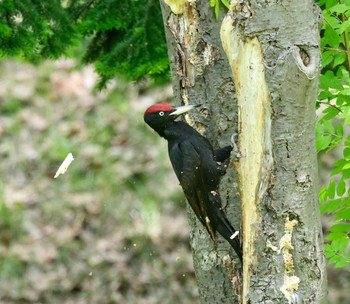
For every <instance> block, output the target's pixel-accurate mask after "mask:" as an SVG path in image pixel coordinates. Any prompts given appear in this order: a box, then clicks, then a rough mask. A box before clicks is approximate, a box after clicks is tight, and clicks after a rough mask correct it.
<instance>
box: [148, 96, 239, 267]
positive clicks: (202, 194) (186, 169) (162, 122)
mask: <svg viewBox="0 0 350 304" xmlns="http://www.w3.org/2000/svg"><path fill="white" fill-rule="evenodd" d="M196 107H198V106H193V105H188V106H182V107H178V108H174V107H172V106H171V105H170V104H168V103H165V102H163V103H158V104H155V105H152V106H150V107H149V108H148V109H147V110H146V111H145V114H144V120H145V122H146V123H147V124H148V125H149V126H150V127H151V128H152V129H153V130H155V131H156V132H157V133H158V134H159V135H160V136H161V137H164V138H165V139H166V140H167V141H168V152H169V157H170V161H171V164H172V166H173V169H174V171H175V174H176V176H177V178H178V179H179V181H180V185H181V186H182V189H183V191H184V193H185V196H186V198H187V200H188V202H189V204H190V206H191V207H192V209H193V211H194V213H195V214H196V215H197V217H198V219H199V220H200V221H201V222H202V224H203V225H204V227H205V228H206V229H207V230H208V232H209V235H210V236H211V238H212V239H213V240H215V232H216V231H217V232H219V233H220V234H221V235H222V236H223V237H224V238H225V239H226V240H227V241H228V242H229V243H230V244H231V246H232V247H233V249H234V250H235V252H236V253H237V255H238V257H239V258H240V260H241V261H242V250H241V245H240V242H239V240H238V236H237V233H236V231H235V229H234V228H233V227H232V225H231V224H230V222H229V221H228V219H227V218H226V215H225V213H224V212H223V210H222V203H221V198H220V195H219V192H218V189H219V182H220V178H221V176H222V175H223V174H225V172H226V169H225V165H226V163H227V161H228V160H229V157H230V153H231V151H232V147H230V146H227V147H225V148H222V149H218V150H214V149H213V147H212V145H211V144H210V142H209V141H208V140H207V139H206V138H205V137H204V136H202V135H201V134H199V133H198V132H197V131H196V130H195V129H193V128H192V127H191V126H190V125H188V124H186V123H185V122H183V121H175V119H176V118H177V117H179V116H180V115H182V114H184V113H186V112H188V111H190V110H192V109H193V108H196Z"/></svg>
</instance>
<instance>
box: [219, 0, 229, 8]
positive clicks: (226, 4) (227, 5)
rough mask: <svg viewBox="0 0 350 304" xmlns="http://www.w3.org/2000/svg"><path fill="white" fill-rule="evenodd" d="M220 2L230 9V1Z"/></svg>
mask: <svg viewBox="0 0 350 304" xmlns="http://www.w3.org/2000/svg"><path fill="white" fill-rule="evenodd" d="M221 2H222V4H223V5H225V6H226V8H227V9H230V3H229V2H228V1H227V0H221Z"/></svg>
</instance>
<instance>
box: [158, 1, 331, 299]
mask: <svg viewBox="0 0 350 304" xmlns="http://www.w3.org/2000/svg"><path fill="white" fill-rule="evenodd" d="M160 1H161V6H162V11H163V19H164V23H165V29H166V36H167V43H168V47H169V58H170V62H171V70H172V81H173V88H174V95H175V97H176V100H177V101H178V102H179V103H180V102H181V103H182V104H188V103H191V104H199V103H201V104H203V110H202V111H201V113H200V114H197V115H194V116H191V118H190V117H187V118H186V119H187V120H188V122H189V123H190V124H192V125H194V126H195V127H196V128H197V129H198V130H199V131H200V132H201V133H204V134H205V135H206V136H207V137H208V138H209V140H210V141H211V142H212V143H213V144H214V146H215V147H219V146H224V145H227V144H229V143H230V140H231V137H232V136H233V135H234V134H235V133H237V129H238V148H239V152H240V153H239V154H240V155H239V156H240V158H239V159H238V160H235V161H234V167H235V168H236V170H237V172H238V182H236V180H237V173H236V170H235V169H234V168H233V167H232V168H230V169H229V170H228V174H227V175H226V176H225V177H224V179H223V181H222V187H221V189H220V195H221V197H222V199H223V203H224V205H225V211H226V213H227V214H228V218H229V219H230V221H231V222H232V224H233V225H234V227H236V228H238V230H240V229H239V227H240V225H239V223H240V221H241V220H242V224H243V226H242V229H243V230H242V231H241V234H243V250H244V266H243V280H242V278H241V276H240V272H239V271H238V270H239V262H237V260H236V259H235V254H234V253H233V251H232V250H231V249H230V247H229V245H228V244H227V243H226V242H225V241H223V240H222V239H221V238H219V242H218V244H213V243H212V241H211V240H210V238H209V236H208V234H207V232H206V231H205V229H204V228H203V227H202V225H201V224H200V223H199V222H198V221H197V219H196V218H195V216H194V215H193V213H192V211H191V210H190V209H189V215H190V224H191V228H192V232H191V245H192V248H193V259H194V265H195V271H196V277H197V280H198V285H199V290H200V296H201V302H202V303H209V304H214V303H241V302H242V303H253V304H255V303H259V304H260V303H271V304H272V303H326V302H327V300H326V272H325V259H324V256H323V239H322V231H321V224H320V216H319V208H318V183H317V182H318V178H317V160H316V148H315V146H316V145H315V119H316V117H315V100H316V97H317V89H318V78H319V72H320V71H319V65H320V50H319V23H320V12H319V9H318V7H317V6H316V5H315V3H314V1H311V0H306V1H297V0H292V1H284V0H282V1H281V0H256V1H237V0H236V1H234V0H232V3H231V6H232V7H231V10H230V11H229V12H228V13H227V15H226V17H225V19H224V20H223V21H222V20H219V21H216V20H215V16H214V12H213V10H212V9H211V8H210V7H209V1H198V0H197V1H196V0H181V1H176V0H172V1H170V0H164V1H165V2H166V3H168V4H166V3H165V2H163V0H160ZM224 14H225V12H223V11H220V15H221V16H224ZM221 23H222V24H221ZM220 27H221V28H220ZM220 32H221V39H220V36H219V34H220ZM221 40H222V41H221ZM221 43H222V45H221ZM222 46H223V47H222ZM223 49H224V50H225V52H224V51H223ZM239 200H240V201H241V205H242V217H241V211H240V208H239ZM241 238H242V236H241ZM236 263H237V264H236ZM242 285H243V294H242V295H241V287H242Z"/></svg>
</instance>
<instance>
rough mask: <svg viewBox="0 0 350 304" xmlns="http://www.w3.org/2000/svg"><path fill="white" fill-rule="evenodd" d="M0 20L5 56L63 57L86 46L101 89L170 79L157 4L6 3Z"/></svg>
mask: <svg viewBox="0 0 350 304" xmlns="http://www.w3.org/2000/svg"><path fill="white" fill-rule="evenodd" d="M0 16H1V17H0V57H5V56H20V57H23V58H25V59H29V60H31V61H39V60H41V59H44V58H58V57H60V56H62V55H68V54H69V53H70V52H71V50H72V49H73V47H78V46H79V45H81V44H82V45H83V50H84V51H83V55H82V57H81V58H82V61H83V63H93V64H94V65H95V68H96V70H97V72H98V73H99V74H100V76H101V84H104V83H105V82H106V81H107V80H108V79H110V78H112V77H114V76H116V75H122V76H124V77H126V78H128V79H139V78H140V77H142V76H144V75H151V76H153V77H155V78H157V77H161V78H163V77H165V75H167V74H168V58H167V50H166V43H165V36H164V30H163V24H162V16H161V11H160V6H159V1H158V0H129V1H116V0H80V1H76V0H71V1H60V0H2V1H0ZM82 41H83V43H82Z"/></svg>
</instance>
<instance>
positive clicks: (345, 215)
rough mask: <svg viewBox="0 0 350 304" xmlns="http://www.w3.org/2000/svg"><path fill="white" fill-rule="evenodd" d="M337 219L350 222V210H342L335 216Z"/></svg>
mask: <svg viewBox="0 0 350 304" xmlns="http://www.w3.org/2000/svg"><path fill="white" fill-rule="evenodd" d="M335 219H336V220H337V221H346V220H347V221H350V208H349V207H348V208H345V209H343V210H340V211H338V212H337V214H336V215H335Z"/></svg>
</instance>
